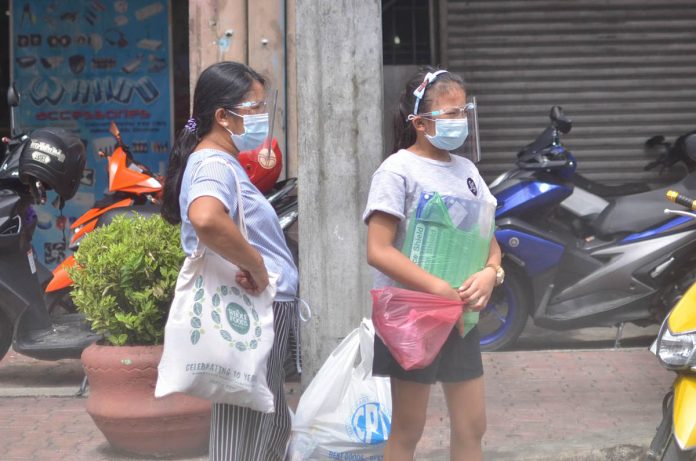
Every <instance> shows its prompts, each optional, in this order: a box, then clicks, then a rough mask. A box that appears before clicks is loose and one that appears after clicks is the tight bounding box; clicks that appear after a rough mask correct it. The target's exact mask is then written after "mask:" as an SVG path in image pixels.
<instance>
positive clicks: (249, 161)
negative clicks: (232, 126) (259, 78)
mask: <svg viewBox="0 0 696 461" xmlns="http://www.w3.org/2000/svg"><path fill="white" fill-rule="evenodd" d="M277 100H278V90H277V89H274V90H269V91H268V92H267V97H266V100H265V101H263V102H261V103H257V102H253V101H250V102H248V103H242V104H240V105H239V106H237V107H235V109H239V108H242V109H244V108H246V109H248V112H249V113H248V114H246V113H245V115H248V116H251V117H264V118H266V117H267V120H268V132H267V133H266V135H265V136H264V138H263V139H260V140H258V141H255V142H254V144H255V147H253V148H249V149H247V150H244V151H241V152H240V153H239V162H240V163H241V164H242V166H243V167H244V169H245V170H246V172H247V174H248V175H249V179H250V180H251V182H252V183H253V184H254V185H255V186H256V187H257V188H258V189H259V190H260V191H261V192H263V193H266V192H268V191H270V190H271V188H272V187H273V185H274V184H275V182H276V181H277V179H278V177H279V176H280V173H281V170H282V165H283V161H282V154H281V152H280V148H279V147H278V142H277V141H276V140H275V139H274V138H273V128H274V125H275V114H276V109H277V106H276V104H277ZM244 105H246V106H247V107H244ZM245 112H247V111H245Z"/></svg>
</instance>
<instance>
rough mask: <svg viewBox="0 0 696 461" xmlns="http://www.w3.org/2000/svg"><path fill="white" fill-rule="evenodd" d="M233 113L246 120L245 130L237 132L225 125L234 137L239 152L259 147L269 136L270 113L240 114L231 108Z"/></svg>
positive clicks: (233, 140)
mask: <svg viewBox="0 0 696 461" xmlns="http://www.w3.org/2000/svg"><path fill="white" fill-rule="evenodd" d="M228 112H230V113H231V114H234V115H236V116H237V117H242V120H243V121H244V132H243V133H242V134H235V133H233V132H232V130H230V129H229V128H227V127H224V128H225V129H226V130H227V132H228V133H229V134H230V137H231V138H232V142H233V143H234V146H235V147H236V148H237V150H239V152H243V151H247V150H252V149H255V148H257V147H259V146H260V145H261V144H263V142H264V141H265V140H266V138H267V137H268V113H265V114H255V115H239V114H237V113H235V112H232V111H231V110H228Z"/></svg>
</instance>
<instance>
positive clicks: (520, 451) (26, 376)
mask: <svg viewBox="0 0 696 461" xmlns="http://www.w3.org/2000/svg"><path fill="white" fill-rule="evenodd" d="M484 369H485V373H486V401H487V413H488V431H487V433H486V436H485V438H484V454H485V458H486V459H487V460H496V461H497V460H503V461H505V460H549V461H550V460H555V461H558V460H561V461H563V460H566V461H570V460H574V461H575V460H577V461H580V460H639V459H641V457H642V454H643V453H644V452H645V449H646V448H647V446H648V444H649V442H650V440H651V438H652V436H653V433H654V431H655V427H656V426H657V424H658V423H659V421H660V418H661V402H662V397H663V395H664V393H665V392H666V390H667V389H668V388H669V386H670V384H671V382H672V379H673V375H672V373H670V372H668V371H666V370H664V369H662V368H661V367H660V366H659V365H658V363H657V360H656V359H655V358H654V357H653V356H652V355H651V354H650V353H649V352H648V351H647V350H646V349H645V348H634V349H620V350H607V349H601V350H564V351H520V352H496V353H484ZM81 379H82V371H81V367H80V363H79V361H77V360H63V361H59V362H44V361H38V360H33V359H29V358H26V357H23V356H19V355H17V354H15V353H13V352H10V353H9V354H8V356H7V357H6V358H5V359H4V360H3V361H2V362H0V460H3V461H64V460H74V461H126V460H133V459H134V458H129V457H124V456H122V455H119V454H118V453H114V452H113V451H112V450H111V449H110V448H109V445H108V444H107V443H106V441H105V439H104V437H103V436H102V434H101V433H100V432H99V431H98V430H97V429H96V427H95V426H94V424H93V423H92V421H91V419H90V417H89V416H88V415H87V413H86V412H85V409H84V406H85V399H82V398H76V397H74V396H73V394H74V393H75V392H76V391H77V389H78V387H79V384H80V382H81ZM287 392H288V397H289V401H290V402H291V404H292V405H293V406H294V405H296V404H297V400H298V398H299V395H298V392H299V387H298V385H296V384H295V385H288V387H287ZM428 411H429V414H428V421H427V423H426V429H425V433H424V435H423V439H422V440H421V443H420V445H419V448H418V452H417V455H416V459H418V460H419V461H436V460H437V461H440V460H447V459H449V456H448V453H449V452H448V446H449V429H448V427H449V426H448V424H449V422H448V418H447V410H446V407H445V403H444V398H443V395H442V392H441V389H440V387H439V386H436V387H434V388H433V392H432V395H431V399H430V404H429V410H428ZM138 459H139V458H138ZM192 459H195V460H197V461H198V460H205V459H207V457H198V458H192Z"/></svg>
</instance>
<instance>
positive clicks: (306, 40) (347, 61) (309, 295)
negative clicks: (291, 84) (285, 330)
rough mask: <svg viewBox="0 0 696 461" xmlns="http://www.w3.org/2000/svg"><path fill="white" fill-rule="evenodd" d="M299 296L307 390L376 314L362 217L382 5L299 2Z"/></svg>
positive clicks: (378, 98) (374, 137)
mask: <svg viewBox="0 0 696 461" xmlns="http://www.w3.org/2000/svg"><path fill="white" fill-rule="evenodd" d="M296 8H297V9H296V59H297V82H298V83H297V109H298V117H297V120H298V122H297V123H298V148H299V152H298V158H299V165H298V176H299V207H300V208H299V210H300V218H299V219H300V220H299V227H300V229H299V231H300V278H301V281H300V290H301V294H302V297H303V298H305V299H306V300H307V301H308V302H309V304H310V305H311V306H313V307H314V309H315V313H314V314H315V315H314V318H313V320H312V321H311V322H310V323H309V324H307V326H306V328H305V329H304V331H303V336H302V340H303V355H304V360H305V369H304V373H303V381H304V383H303V384H305V385H306V384H308V382H309V380H311V378H313V377H314V375H315V374H316V371H317V370H318V369H319V367H320V366H321V364H322V363H323V362H324V360H325V359H326V358H327V357H328V355H329V354H330V352H331V351H332V350H333V348H334V347H335V346H336V344H337V343H338V342H339V340H340V339H341V338H343V337H344V336H345V335H346V334H347V333H349V332H350V331H351V330H352V329H353V328H356V327H357V326H358V325H359V322H360V319H361V318H362V317H363V316H369V313H370V310H371V306H370V297H369V289H370V287H371V282H372V271H371V270H370V269H369V267H368V266H367V263H366V257H365V238H366V226H365V225H364V224H363V223H362V221H361V214H362V211H363V208H364V206H365V201H366V199H367V193H368V190H369V185H370V178H371V175H372V173H373V172H374V170H375V169H376V168H377V166H378V165H379V163H380V160H381V155H382V151H383V140H382V22H381V21H382V20H381V2H380V1H379V0H351V1H347V0H332V1H319V2H318V1H316V0H296Z"/></svg>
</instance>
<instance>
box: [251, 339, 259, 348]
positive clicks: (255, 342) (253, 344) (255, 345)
mask: <svg viewBox="0 0 696 461" xmlns="http://www.w3.org/2000/svg"><path fill="white" fill-rule="evenodd" d="M258 345H259V343H258V341H256V340H255V339H252V340H251V341H249V349H256V348H257V347H258Z"/></svg>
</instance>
